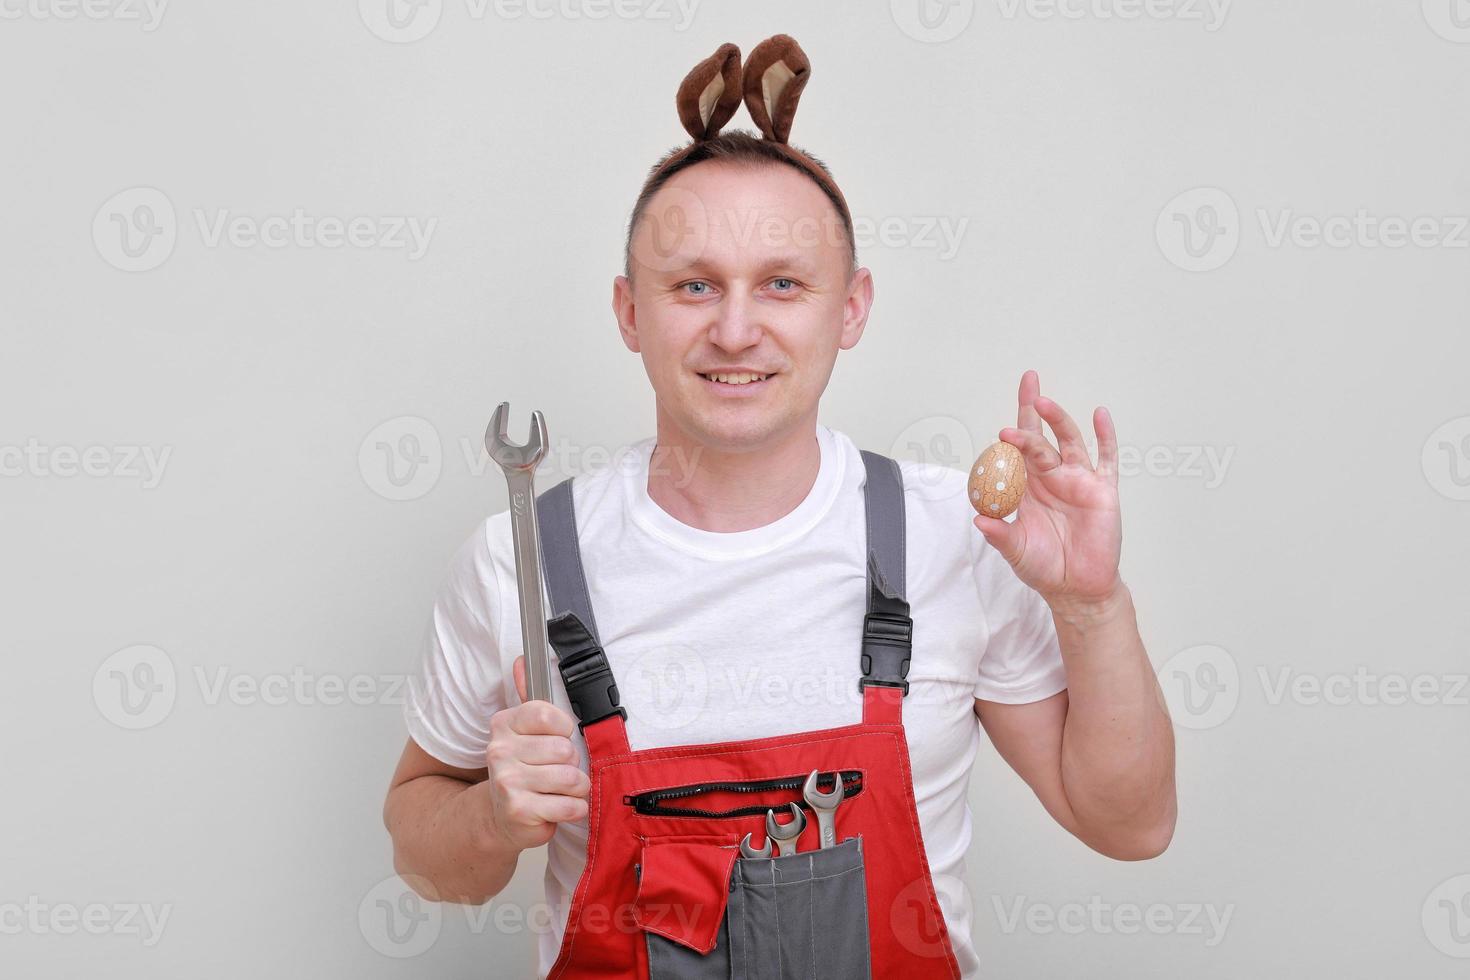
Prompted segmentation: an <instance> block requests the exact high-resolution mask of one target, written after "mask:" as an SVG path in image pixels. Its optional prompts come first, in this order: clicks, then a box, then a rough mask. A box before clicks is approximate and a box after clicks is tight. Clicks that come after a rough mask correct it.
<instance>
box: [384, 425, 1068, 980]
mask: <svg viewBox="0 0 1470 980" xmlns="http://www.w3.org/2000/svg"><path fill="white" fill-rule="evenodd" d="M816 436H817V441H818V444H819V446H820V449H821V467H820V470H819V472H818V475H817V479H816V483H815V484H814V485H813V487H812V489H811V492H810V493H808V494H807V496H806V499H804V500H803V501H802V502H801V503H800V504H799V505H798V506H797V507H796V509H795V510H793V511H791V512H790V513H789V514H787V515H785V516H784V517H782V518H780V519H778V520H776V521H775V522H773V523H771V524H767V525H766V526H764V527H759V528H754V529H751V530H748V531H736V532H729V533H725V532H714V531H704V530H700V529H698V528H693V527H689V526H688V525H685V524H682V523H680V522H679V521H677V520H675V519H674V518H673V517H672V516H670V515H669V514H668V513H667V512H666V511H664V510H663V509H662V508H661V507H659V506H658V504H656V503H655V502H654V501H653V500H652V498H650V497H649V496H648V463H649V458H650V454H651V453H652V450H653V446H654V439H653V438H652V437H649V438H647V439H644V440H642V441H640V442H637V443H635V444H633V445H632V446H629V447H625V448H624V449H623V450H622V451H621V452H620V453H618V454H617V455H616V457H615V458H614V459H613V461H612V462H611V463H610V464H608V465H606V466H603V467H601V468H599V469H597V470H594V471H591V472H589V473H584V474H581V475H578V477H577V478H576V480H575V481H574V483H573V485H572V488H573V493H572V499H573V503H574V505H575V509H576V515H577V526H578V540H579V542H580V545H581V550H582V561H583V564H584V566H585V569H586V573H587V581H588V590H589V593H590V596H591V599H592V610H593V615H594V617H595V618H596V620H597V628H598V633H599V636H600V639H601V641H602V644H603V648H604V650H605V651H606V654H607V658H608V661H609V662H610V664H611V666H612V671H613V677H614V678H615V680H616V681H617V685H618V691H619V693H620V694H621V696H622V706H623V707H624V708H625V709H626V710H627V712H628V719H627V732H628V741H629V744H630V746H631V747H632V748H633V749H635V750H636V749H646V748H653V747H659V746H667V745H679V744H686V743H705V742H717V741H726V740H731V739H749V738H761V737H765V736H770V735H781V734H786V733H791V732H802V731H810V730H813V729H818V728H830V727H836V726H839V725H849V724H853V723H856V722H858V721H860V720H861V719H862V696H861V694H860V693H859V691H858V686H857V682H858V678H859V676H860V668H859V664H858V653H859V647H860V646H861V635H862V624H863V615H864V613H865V612H866V609H867V581H866V578H865V572H866V564H865V555H864V546H865V542H866V524H865V521H864V512H863V484H864V483H865V482H866V471H865V469H864V467H863V462H862V457H861V456H859V454H858V450H857V447H856V446H854V445H853V443H852V441H851V440H850V439H849V438H848V437H847V436H846V435H844V434H842V433H841V432H836V431H833V430H831V429H829V428H828V427H826V426H824V425H820V424H819V425H818V426H817V428H816ZM900 466H901V468H902V472H903V479H904V488H905V491H904V502H905V523H906V527H907V555H906V562H907V583H906V589H905V592H906V597H907V599H908V601H909V605H910V613H911V615H912V616H913V619H914V633H913V661H912V665H911V667H910V670H909V675H908V679H909V685H910V689H909V694H908V697H907V698H905V699H904V708H903V720H904V727H905V730H906V733H907V738H908V743H909V753H910V757H911V766H912V770H913V778H914V797H915V799H916V801H917V804H918V815H919V824H920V827H921V830H922V832H923V837H924V847H925V850H926V852H927V856H928V859H929V866H930V870H931V874H932V875H933V877H934V883H935V887H936V889H937V890H938V892H939V897H940V905H941V910H942V912H943V914H944V918H945V921H946V923H947V924H948V927H949V933H950V936H951V939H952V942H953V943H954V947H955V952H956V954H957V956H958V958H959V963H960V966H961V970H962V974H963V975H964V976H966V977H969V976H972V975H974V974H975V972H976V970H977V961H976V957H975V951H974V948H973V942H972V940H971V937H970V919H971V909H970V907H969V902H968V900H967V898H966V893H965V891H964V890H963V888H962V887H961V886H960V882H962V881H963V880H964V873H965V852H966V850H967V849H968V847H969V845H970V837H971V820H970V810H969V806H968V802H967V789H968V785H969V780H970V772H971V770H972V768H973V763H974V759H975V752H976V750H977V748H978V747H979V743H980V727H979V721H978V719H977V718H976V716H975V712H974V707H975V699H976V698H983V699H986V700H990V701H1002V702H1007V703H1022V702H1028V701H1037V700H1040V699H1042V698H1046V697H1049V696H1051V695H1053V694H1056V693H1057V692H1058V691H1060V690H1062V689H1063V688H1065V687H1066V676H1065V673H1064V671H1063V668H1062V661H1061V653H1060V650H1059V649H1058V646H1057V638H1056V632H1055V628H1054V626H1053V623H1052V620H1051V615H1050V612H1049V610H1048V609H1047V607H1046V605H1045V603H1044V602H1043V601H1042V600H1041V598H1040V596H1038V595H1037V593H1036V592H1034V591H1033V590H1032V589H1030V588H1029V587H1027V586H1026V585H1024V584H1023V583H1022V582H1020V580H1019V579H1017V578H1016V576H1015V574H1014V572H1012V570H1011V568H1010V566H1009V565H1008V564H1007V563H1006V561H1005V559H1004V558H1002V557H1001V556H1000V554H999V553H998V552H997V551H995V549H993V548H992V547H990V545H989V544H987V543H986V541H985V539H984V538H983V537H982V536H981V534H980V532H979V531H977V530H976V529H975V526H974V524H973V522H972V517H973V515H974V510H973V509H972V508H971V506H970V503H969V501H968V500H967V499H966V496H965V495H966V489H967V479H968V474H967V473H966V472H964V471H960V470H952V469H948V468H946V467H941V466H935V465H930V464H922V463H916V462H912V461H907V460H904V461H900ZM548 609H549V607H548ZM521 652H522V644H521V625H520V609H519V604H518V601H517V595H516V577H515V558H514V551H513V550H512V543H511V535H510V512H509V511H508V510H507V511H502V512H501V513H498V514H496V515H495V516H493V517H491V518H489V519H488V520H486V521H485V522H484V523H482V524H481V525H480V527H479V528H478V529H477V530H476V531H475V533H474V534H472V535H471V536H470V538H469V540H467V541H466V542H465V543H464V545H463V546H462V547H460V549H459V550H458V551H457V552H456V553H455V555H454V558H453V560H452V561H451V564H450V567H449V572H448V577H447V580H446V581H445V583H444V585H443V587H442V589H441V590H440V592H439V596H438V599H437V601H436V602H435V604H434V610H433V618H432V623H431V624H430V628H429V630H428V636H427V640H426V643H425V649H424V659H423V677H422V678H420V680H419V681H418V683H415V684H413V685H411V690H412V696H411V699H410V702H409V704H408V705H407V707H406V710H405V719H406V721H407V725H408V730H409V734H410V735H412V737H413V739H414V741H416V742H417V743H418V744H419V745H420V746H421V747H422V748H423V749H424V751H426V752H428V753H429V754H430V755H432V756H434V757H435V758H437V759H439V760H441V761H443V762H446V763H448V764H449V765H452V766H458V767H461V768H465V769H480V768H484V766H485V755H484V754H485V747H486V744H487V743H488V740H489V731H490V716H491V715H492V714H494V713H495V712H496V711H498V710H500V709H501V708H504V707H507V706H508V705H513V704H516V703H518V701H519V699H518V697H517V695H516V691H515V683H514V680H513V677H512V674H511V665H512V664H513V663H514V661H515V658H516V657H517V656H519V655H520V654H521ZM552 681H553V694H554V700H555V702H556V703H557V704H558V705H560V706H561V707H562V708H563V709H565V710H567V711H568V712H569V713H570V708H569V706H568V701H567V696H566V691H565V689H564V688H563V687H562V684H561V678H560V677H559V676H557V674H556V671H555V669H553V671H552ZM573 740H574V742H575V743H576V747H577V750H578V753H579V759H580V762H581V765H582V766H583V768H584V769H585V768H586V765H587V755H586V744H585V742H584V741H583V740H582V736H581V733H580V732H578V733H576V734H575V735H574V736H573ZM839 819H840V815H839ZM586 847H587V825H586V821H581V822H578V823H575V824H562V825H561V826H560V827H558V829H557V831H556V833H555V835H554V836H553V837H552V839H551V841H550V843H549V844H548V848H549V853H548V855H547V871H546V898H547V903H548V905H549V906H550V907H551V909H552V914H551V916H550V918H551V919H552V921H553V929H551V930H545V931H543V932H542V934H541V935H540V937H539V943H540V961H541V962H540V969H541V971H542V975H544V974H545V972H546V971H548V970H549V969H550V967H551V965H552V963H553V962H554V960H555V958H556V954H557V950H558V949H559V947H560V945H561V937H562V932H563V931H564V929H565V924H566V918H567V913H568V910H569V909H568V907H569V905H570V902H571V896H572V892H573V891H574V889H575V887H576V884H577V878H578V876H579V875H580V874H581V871H582V868H583V865H584V864H585V861H586Z"/></svg>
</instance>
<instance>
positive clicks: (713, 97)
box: [659, 34, 851, 222]
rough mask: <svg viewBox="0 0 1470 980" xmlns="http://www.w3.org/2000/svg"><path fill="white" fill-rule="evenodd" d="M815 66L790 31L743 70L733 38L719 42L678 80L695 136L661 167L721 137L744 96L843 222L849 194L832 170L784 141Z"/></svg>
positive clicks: (760, 48)
mask: <svg viewBox="0 0 1470 980" xmlns="http://www.w3.org/2000/svg"><path fill="white" fill-rule="evenodd" d="M811 68H812V66H811V62H810V61H808V60H807V57H806V53H805V52H804V51H802V50H801V45H799V44H797V43H796V41H795V39H793V38H792V37H790V36H789V35H786V34H776V35H774V36H772V37H768V38H766V39H765V40H764V41H762V42H761V43H760V44H758V45H756V46H755V49H754V50H753V51H751V52H750V57H749V58H747V59H746V61H745V66H744V69H743V71H742V68H741V64H740V49H739V48H738V47H736V46H735V45H733V44H729V43H725V44H722V45H720V46H719V47H718V48H717V49H716V50H715V53H714V54H712V55H710V56H709V57H708V58H705V59H704V60H703V61H701V62H700V63H699V64H697V65H695V66H694V68H693V70H692V71H690V72H689V74H688V75H685V76H684V81H683V82H682V83H680V85H679V93H678V95H677V96H676V97H675V100H674V102H675V105H676V106H677V107H678V110H679V121H680V122H681V123H683V124H684V129H685V131H687V132H688V133H689V135H690V136H691V137H693V141H692V142H691V143H690V144H689V145H688V146H686V147H685V148H684V149H683V150H681V151H679V152H678V153H676V154H674V155H673V156H672V157H670V158H669V159H668V160H666V161H664V164H663V166H662V167H660V168H659V169H660V170H666V169H668V168H669V167H670V166H672V165H673V164H675V163H676V162H677V161H679V160H682V159H683V158H684V157H686V156H687V155H688V154H689V153H691V152H693V151H694V150H695V149H696V148H697V147H698V146H699V144H700V143H702V142H704V141H706V140H712V139H714V138H715V137H716V136H718V135H719V133H720V129H721V128H722V127H724V125H725V124H726V123H727V122H729V121H730V119H731V117H733V116H734V115H735V110H736V109H738V108H739V107H740V102H741V100H742V98H743V99H744V101H745V108H746V110H747V111H749V113H750V118H751V119H752V120H753V121H754V122H755V124H756V126H758V127H759V128H760V131H761V134H762V136H763V137H764V138H765V140H766V142H767V143H768V144H769V145H770V146H771V147H772V148H774V149H776V150H778V151H779V152H780V153H781V154H782V155H783V156H785V157H786V158H787V159H789V160H790V161H791V162H792V163H794V164H795V165H796V166H797V167H799V168H801V169H802V170H804V171H806V172H807V173H808V174H810V175H811V177H812V179H813V180H815V181H816V182H817V183H818V184H820V185H821V186H822V188H823V189H824V190H826V191H827V193H828V194H829V195H830V196H831V197H832V198H833V200H834V201H835V202H837V203H838V206H839V209H840V210H841V212H842V218H843V220H844V222H849V221H850V220H851V219H850V217H849V214H848V210H847V199H846V198H845V197H844V196H843V194H842V191H840V190H839V189H838V188H837V185H836V184H835V183H833V181H832V177H831V175H829V174H828V173H827V171H826V169H825V168H823V167H822V165H821V164H819V163H817V162H816V161H815V160H813V159H812V158H811V157H809V156H807V155H806V154H805V153H802V152H801V151H800V150H798V149H796V148H795V147H793V146H791V145H789V144H788V143H787V142H786V139H787V137H788V136H790V135H791V121H792V120H793V119H794V118H795V117H796V103H797V101H798V100H799V99H800V98H801V91H802V89H804V88H806V83H807V79H808V78H810V77H811Z"/></svg>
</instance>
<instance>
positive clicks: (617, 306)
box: [613, 161, 872, 451]
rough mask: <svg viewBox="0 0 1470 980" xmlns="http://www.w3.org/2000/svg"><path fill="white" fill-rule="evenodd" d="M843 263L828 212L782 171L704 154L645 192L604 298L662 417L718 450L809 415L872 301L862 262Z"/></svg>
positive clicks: (741, 446) (816, 192) (778, 431)
mask: <svg viewBox="0 0 1470 980" xmlns="http://www.w3.org/2000/svg"><path fill="white" fill-rule="evenodd" d="M849 261H850V260H849V253H848V245H847V239H846V237H845V234H844V232H843V229H842V224H841V219H840V218H839V217H838V214H837V209H836V208H835V207H833V205H832V202H831V201H829V200H828V199H827V196H826V195H825V194H823V193H822V191H821V189H820V188H819V187H817V185H816V184H815V183H814V182H813V181H812V180H811V179H810V178H808V177H806V176H804V175H803V174H801V173H800V172H798V171H796V170H795V169H793V168H792V167H788V166H785V165H779V164H778V165H774V166H762V167H752V166H747V165H742V164H727V163H721V162H716V161H706V162H703V163H699V164H696V165H694V166H692V167H690V168H689V169H687V170H683V171H681V172H679V173H678V174H676V175H675V176H674V177H673V178H672V179H671V180H669V182H668V183H667V184H665V185H664V186H663V187H661V188H660V189H659V191H658V193H657V194H655V195H654V197H653V198H652V199H651V200H650V201H649V203H648V206H647V209H646V210H645V212H644V215H643V218H642V219H641V220H640V222H639V224H638V226H637V228H635V230H634V235H633V240H632V243H631V249H630V262H631V272H632V281H631V283H630V282H629V280H628V279H626V278H625V277H622V276H619V277H618V278H617V280H616V282H615V284H614V294H613V308H614V311H615V312H616V313H617V315H618V323H619V329H620V330H621V332H622V336H623V341H624V343H625V344H627V346H628V349H629V350H632V351H635V352H638V353H640V354H642V355H643V366H644V370H645V371H647V373H648V379H649V381H650V382H651V383H652V385H653V389H654V394H655V396H656V398H657V401H658V411H659V416H660V418H659V421H660V423H661V424H662V423H664V422H669V423H672V424H673V425H675V426H677V427H678V429H679V430H680V431H682V432H683V433H684V434H686V435H687V436H688V437H689V438H690V439H691V440H693V441H695V442H696V443H698V444H701V445H708V446H711V447H712V448H716V449H719V450H722V451H744V450H751V449H757V448H760V447H762V446H764V445H766V444H768V443H770V442H772V441H774V440H775V439H777V438H779V437H781V436H782V435H784V434H788V433H790V432H792V431H793V430H795V429H796V428H797V427H798V426H804V425H810V424H811V423H814V422H815V419H816V411H817V401H818V399H819V398H820V397H821V394H822V391H823V390H824V389H825V388H826V386H827V379H828V378H829V377H830V376H831V373H832V366H833V363H834V362H835V361H836V359H837V352H838V351H839V350H846V349H848V348H851V347H852V346H853V345H854V344H856V343H857V341H858V338H859V337H860V336H862V331H863V325H864V324H865V323H866V321H867V316H868V308H869V307H870V306H871V304H872V282H871V277H870V275H869V273H868V270H867V269H860V270H858V271H857V272H856V273H854V274H853V275H852V276H851V277H849V276H848V271H849V268H850V266H849ZM727 372H732V373H753V374H755V375H757V376H760V375H764V376H765V377H764V380H755V381H750V380H747V379H745V378H742V377H739V376H736V377H729V376H728V375H727ZM719 376H725V377H726V380H723V381H722V380H717V377H719ZM742 381H744V383H740V382H742Z"/></svg>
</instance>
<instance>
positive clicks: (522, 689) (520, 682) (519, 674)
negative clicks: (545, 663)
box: [511, 655, 526, 704]
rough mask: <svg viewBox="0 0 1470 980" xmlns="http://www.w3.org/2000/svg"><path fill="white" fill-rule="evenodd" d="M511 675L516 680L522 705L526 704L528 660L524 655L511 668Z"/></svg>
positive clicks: (517, 658) (517, 691)
mask: <svg viewBox="0 0 1470 980" xmlns="http://www.w3.org/2000/svg"><path fill="white" fill-rule="evenodd" d="M511 673H512V674H514V675H515V679H516V693H517V694H519V695H520V696H521V704H525V703H526V658H525V656H524V655H522V656H519V657H516V662H515V664H514V665H513V666H512V667H511Z"/></svg>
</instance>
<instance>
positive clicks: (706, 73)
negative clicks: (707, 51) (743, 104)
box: [674, 43, 740, 140]
mask: <svg viewBox="0 0 1470 980" xmlns="http://www.w3.org/2000/svg"><path fill="white" fill-rule="evenodd" d="M674 104H675V105H676V106H678V109H679V121H680V122H681V123H683V124H684V129H685V130H687V131H688V133H689V135H690V136H692V137H694V138H695V139H696V140H705V139H713V138H714V137H715V136H716V135H717V134H718V133H719V132H720V127H721V126H723V125H725V123H727V122H729V121H730V117H731V116H733V115H735V110H736V109H738V108H740V49H739V48H737V47H736V46H735V45H733V44H729V43H726V44H722V45H720V46H719V47H718V48H716V49H715V53H714V54H712V55H710V56H709V57H708V58H706V59H704V60H703V61H701V62H700V63H699V64H697V65H695V66H694V69H693V70H692V71H690V72H689V74H687V75H685V76H684V81H683V82H681V83H680V85H679V94H678V95H677V96H676V97H675V99H674Z"/></svg>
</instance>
